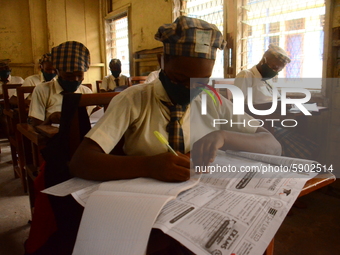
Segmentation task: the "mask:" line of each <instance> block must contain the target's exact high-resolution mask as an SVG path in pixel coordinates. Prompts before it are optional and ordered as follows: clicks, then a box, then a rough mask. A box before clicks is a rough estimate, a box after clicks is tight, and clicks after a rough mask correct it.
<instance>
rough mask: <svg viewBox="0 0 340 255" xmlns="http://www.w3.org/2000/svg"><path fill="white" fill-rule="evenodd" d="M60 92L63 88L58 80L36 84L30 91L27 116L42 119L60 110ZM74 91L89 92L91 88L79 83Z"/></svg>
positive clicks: (61, 98) (61, 97)
mask: <svg viewBox="0 0 340 255" xmlns="http://www.w3.org/2000/svg"><path fill="white" fill-rule="evenodd" d="M61 92H63V88H62V87H61V86H60V84H59V82H58V80H52V81H49V82H44V83H40V84H38V85H37V86H36V87H35V89H34V91H33V93H32V99H31V103H30V108H29V113H28V116H30V117H34V118H36V119H39V120H42V121H44V120H46V119H47V118H48V117H49V116H50V115H51V114H52V113H54V112H61V105H62V102H63V95H62V94H61ZM74 93H81V94H91V93H92V90H91V89H89V88H88V87H86V86H84V85H80V86H79V88H78V89H77V90H76V91H75V92H74ZM92 109H93V107H92V108H91V109H89V108H88V109H87V110H88V112H89V111H90V112H91V111H92Z"/></svg>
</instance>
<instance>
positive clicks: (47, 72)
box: [22, 53, 57, 87]
mask: <svg viewBox="0 0 340 255" xmlns="http://www.w3.org/2000/svg"><path fill="white" fill-rule="evenodd" d="M39 67H40V73H39V74H33V75H31V76H28V77H27V78H26V79H25V81H24V83H23V84H22V86H33V87H35V86H36V85H38V84H39V83H43V82H48V81H51V80H52V79H55V76H56V75H57V71H56V69H55V68H54V66H53V63H52V59H51V53H46V54H44V55H43V56H42V57H41V59H39Z"/></svg>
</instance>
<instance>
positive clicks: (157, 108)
mask: <svg viewBox="0 0 340 255" xmlns="http://www.w3.org/2000/svg"><path fill="white" fill-rule="evenodd" d="M161 101H164V102H171V101H170V99H169V97H168V95H167V93H166V91H165V90H164V87H163V85H162V83H161V81H160V80H159V79H156V80H154V82H152V83H149V84H145V83H144V84H140V85H138V86H132V87H130V88H128V89H126V90H124V91H123V92H121V93H120V94H119V95H117V96H115V97H114V98H113V99H112V100H111V102H110V105H109V107H108V109H107V110H106V112H105V114H104V116H103V117H102V118H101V119H100V120H99V121H98V122H97V124H96V125H95V126H94V127H93V128H92V129H91V130H90V131H89V132H88V133H87V134H86V137H87V138H90V139H92V140H93V141H95V142H96V143H97V144H98V145H99V146H100V147H101V148H102V149H103V150H104V151H105V153H110V151H111V150H112V149H113V148H114V147H115V145H116V144H117V143H118V141H119V140H120V139H121V137H122V136H123V135H124V138H125V141H124V148H123V149H124V152H125V153H126V154H127V155H140V156H143V155H145V156H147V155H156V154H160V153H163V152H167V151H168V149H167V147H166V146H165V145H164V144H161V143H160V142H159V140H158V139H157V138H156V137H155V135H154V134H153V132H154V131H155V130H157V131H159V132H160V133H161V134H163V135H164V137H165V138H166V139H168V133H167V132H166V126H167V125H168V123H169V120H170V111H169V109H168V108H167V106H165V105H164V104H163V103H162V102H161ZM207 101H208V103H207V112H208V115H206V116H202V115H201V96H197V97H196V98H195V99H194V100H193V101H192V103H191V105H190V106H188V108H187V110H186V112H185V114H184V116H183V117H182V120H181V123H182V129H183V135H184V143H185V152H189V151H190V150H191V144H193V142H195V141H197V140H198V139H199V138H201V137H203V136H204V135H206V134H208V133H210V132H212V131H214V130H218V129H226V130H232V131H238V132H245V133H254V132H255V131H256V129H257V128H255V127H250V126H248V125H246V127H243V126H242V125H234V126H233V127H230V126H229V125H217V126H216V127H213V119H215V118H216V119H217V118H219V119H227V120H228V121H230V119H232V120H233V122H243V120H244V121H245V122H248V120H251V119H252V117H250V116H249V115H244V116H236V115H234V116H233V115H232V103H231V102H230V101H228V100H227V99H223V102H222V105H219V104H216V105H215V104H214V102H213V100H212V99H211V100H207ZM117 106H119V107H117ZM190 116H191V117H190ZM256 123H257V121H255V120H253V123H252V125H254V126H255V125H256ZM190 124H191V125H192V126H191V127H192V128H193V130H191V133H190Z"/></svg>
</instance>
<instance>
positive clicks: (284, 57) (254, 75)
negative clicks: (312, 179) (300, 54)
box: [235, 44, 319, 159]
mask: <svg viewBox="0 0 340 255" xmlns="http://www.w3.org/2000/svg"><path fill="white" fill-rule="evenodd" d="M290 62H291V60H290V58H289V56H288V54H287V52H286V51H285V50H283V49H282V48H280V47H279V46H276V45H274V44H270V45H269V47H268V50H267V51H266V52H265V53H264V54H263V57H262V59H261V60H260V62H259V63H258V64H257V65H255V66H253V67H252V68H251V69H246V70H243V71H241V72H240V73H238V74H237V76H236V79H235V85H236V86H237V87H239V88H240V89H241V90H242V91H243V94H244V96H245V103H247V102H248V99H247V96H248V94H247V88H248V87H252V88H253V97H252V99H253V104H264V103H271V102H272V101H273V92H272V89H273V86H274V85H273V84H272V82H271V81H270V79H272V78H273V77H275V76H276V75H278V73H279V72H280V71H282V69H283V68H285V66H286V65H287V64H288V63H290ZM278 96H280V95H279V94H278ZM255 108H256V106H255ZM274 136H275V137H276V139H277V140H278V141H279V142H280V144H281V146H282V155H283V156H287V157H294V158H305V159H315V157H316V156H317V153H318V150H319V149H318V148H319V146H318V144H316V143H315V142H314V141H311V140H310V139H308V138H306V137H304V136H302V135H300V134H297V133H296V132H294V131H291V130H289V128H282V127H279V126H275V127H274Z"/></svg>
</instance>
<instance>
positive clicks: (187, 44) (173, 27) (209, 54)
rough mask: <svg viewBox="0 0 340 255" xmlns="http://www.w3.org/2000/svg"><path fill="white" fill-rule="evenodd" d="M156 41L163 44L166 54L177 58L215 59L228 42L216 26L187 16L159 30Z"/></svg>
mask: <svg viewBox="0 0 340 255" xmlns="http://www.w3.org/2000/svg"><path fill="white" fill-rule="evenodd" d="M155 39H156V40H158V41H161V42H163V44H164V53H165V54H169V55H175V56H187V57H196V58H206V59H215V58H216V51H217V49H221V50H223V49H224V47H225V45H226V42H225V40H224V39H223V36H222V33H221V32H220V31H219V30H218V28H217V27H216V26H215V25H214V24H210V23H208V22H206V21H204V20H201V19H195V18H190V17H186V16H180V17H178V18H177V19H176V20H175V22H174V23H171V24H164V25H163V26H161V27H159V28H158V32H157V33H156V34H155Z"/></svg>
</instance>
